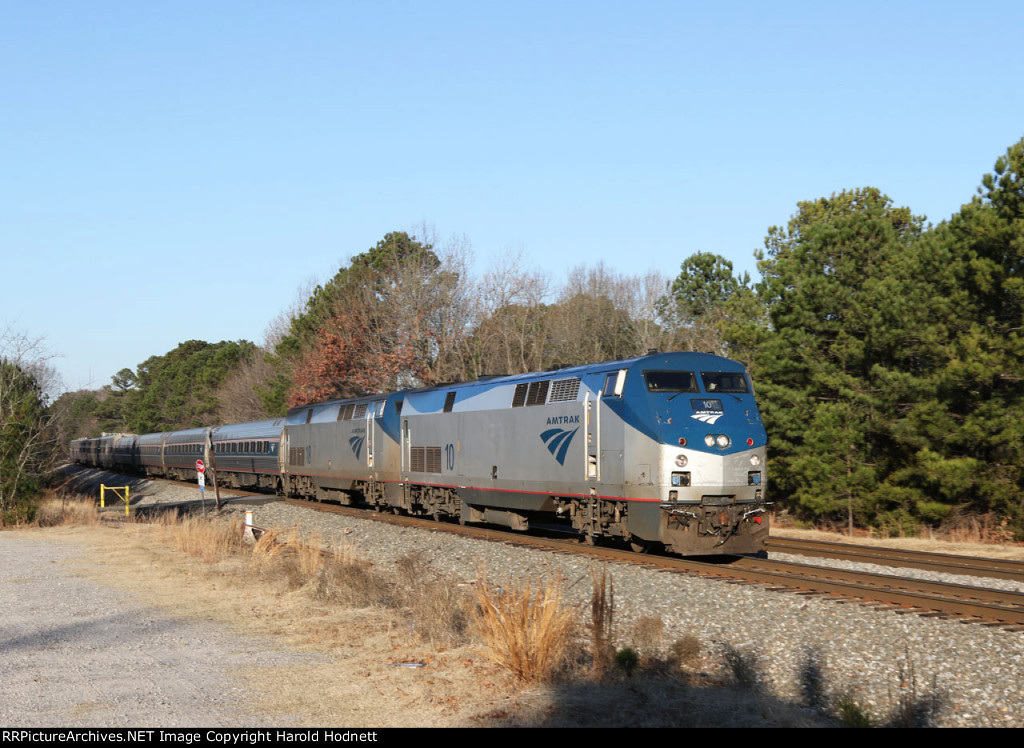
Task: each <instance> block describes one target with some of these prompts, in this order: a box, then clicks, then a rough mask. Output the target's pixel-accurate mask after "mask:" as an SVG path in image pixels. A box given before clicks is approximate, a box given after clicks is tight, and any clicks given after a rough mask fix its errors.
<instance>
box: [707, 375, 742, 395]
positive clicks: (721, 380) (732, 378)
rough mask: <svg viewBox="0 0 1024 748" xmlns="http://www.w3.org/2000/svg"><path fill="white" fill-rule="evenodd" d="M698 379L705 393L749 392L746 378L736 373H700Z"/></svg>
mask: <svg viewBox="0 0 1024 748" xmlns="http://www.w3.org/2000/svg"><path fill="white" fill-rule="evenodd" d="M700 379H701V381H702V382H703V383H704V389H705V391H707V392H750V388H748V387H747V378H746V377H745V376H743V374H742V373H741V372H738V371H702V372H701V373H700Z"/></svg>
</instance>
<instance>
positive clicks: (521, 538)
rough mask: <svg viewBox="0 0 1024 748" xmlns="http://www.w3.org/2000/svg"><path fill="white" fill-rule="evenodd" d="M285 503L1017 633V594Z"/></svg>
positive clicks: (1022, 599)
mask: <svg viewBox="0 0 1024 748" xmlns="http://www.w3.org/2000/svg"><path fill="white" fill-rule="evenodd" d="M286 501H287V503H291V504H295V505H297V506H303V507H307V508H313V509H316V510H320V511H329V512H336V513H341V514H347V515H350V516H358V517H361V518H364V519H366V518H369V519H377V520H380V521H385V522H388V523H392V524H398V525H401V526H405V527H418V528H422V529H427V530H434V531H438V532H446V533H452V534H457V535H462V536H466V537H474V538H480V539H487V540H493V541H497V542H503V543H509V544H512V545H516V546H521V547H529V548H534V549H538V550H548V551H554V552H562V553H574V554H580V553H582V554H584V555H587V556H590V557H593V558H595V559H599V560H607V561H621V562H625V563H631V564H640V565H644V566H649V567H653V568H658V569H662V570H665V571H672V572H677V573H688V574H697V575H700V576H704V577H714V578H719V579H726V580H734V581H741V582H747V583H756V584H764V585H768V586H769V587H771V588H773V589H791V590H797V591H800V592H809V593H815V594H825V595H833V596H838V597H841V598H845V599H850V598H853V599H857V600H862V601H868V602H873V603H879V604H882V605H887V606H902V607H904V608H908V609H909V610H908V612H909V611H914V612H918V613H923V614H925V615H949V616H960V617H965V618H967V619H971V620H978V621H984V622H991V623H998V624H1001V625H1009V626H1015V627H1017V626H1024V593H1017V592H1006V591H1002V590H991V589H987V588H979V587H973V586H969V585H961V584H951V583H947V582H932V581H928V580H920V579H911V578H904V577H897V576H891V575H887V574H876V573H870V572H863V571H850V570H846V569H831V568H828V567H821V566H812V565H808V564H800V563H796V562H789V561H775V560H765V559H757V558H750V557H739V556H737V557H735V558H734V559H733V560H732V561H731V562H730V563H710V562H707V561H696V560H693V559H689V558H678V557H674V556H659V555H651V554H638V553H634V552H632V551H626V550H619V549H616V548H608V547H602V546H588V545H586V544H581V543H579V542H577V541H566V540H555V539H551V538H544V537H537V536H533V535H521V534H518V533H512V532H509V531H506V530H495V529H491V528H486V527H477V526H473V525H458V524H454V523H447V522H435V521H433V520H430V519H423V518H419V517H409V516H405V515H394V514H379V513H376V512H373V511H372V510H367V509H358V508H355V507H348V506H341V505H332V504H319V503H315V502H307V501H302V500H298V499H287V500H286ZM1020 630H1024V628H1022V629H1020Z"/></svg>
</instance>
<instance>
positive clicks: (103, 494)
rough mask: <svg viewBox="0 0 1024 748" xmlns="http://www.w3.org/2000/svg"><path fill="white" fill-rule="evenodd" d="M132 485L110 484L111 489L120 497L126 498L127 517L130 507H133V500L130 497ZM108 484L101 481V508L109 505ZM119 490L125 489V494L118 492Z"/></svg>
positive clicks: (125, 511) (125, 512)
mask: <svg viewBox="0 0 1024 748" xmlns="http://www.w3.org/2000/svg"><path fill="white" fill-rule="evenodd" d="M130 489H131V486H110V490H111V491H113V492H114V494H115V495H116V496H117V497H118V498H119V499H123V500H124V516H125V517H127V516H129V515H128V511H129V508H130V507H131V501H130V500H129V498H128V494H129V492H130ZM106 491H107V486H105V485H104V484H102V483H100V509H104V508H106V506H107V503H106V502H107V497H106ZM118 491H124V496H121V494H119V493H118Z"/></svg>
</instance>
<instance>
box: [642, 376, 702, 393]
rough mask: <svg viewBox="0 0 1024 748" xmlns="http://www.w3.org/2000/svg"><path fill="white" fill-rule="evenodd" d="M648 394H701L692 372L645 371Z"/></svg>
mask: <svg viewBox="0 0 1024 748" xmlns="http://www.w3.org/2000/svg"><path fill="white" fill-rule="evenodd" d="M644 381H646V382H647V391H648V392H699V391H700V390H698V389H697V377H695V376H694V375H693V372H692V371H645V372H644Z"/></svg>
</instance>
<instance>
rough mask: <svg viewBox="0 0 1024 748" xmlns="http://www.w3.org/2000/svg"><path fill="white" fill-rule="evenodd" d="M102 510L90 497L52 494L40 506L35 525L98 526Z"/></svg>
mask: <svg viewBox="0 0 1024 748" xmlns="http://www.w3.org/2000/svg"><path fill="white" fill-rule="evenodd" d="M100 521H101V520H100V510H99V507H98V506H97V505H96V500H95V499H92V498H90V497H88V496H79V495H73V496H56V495H54V494H50V495H49V496H47V497H46V498H44V499H43V500H42V502H41V503H40V504H39V511H37V512H36V516H35V524H36V525H37V526H39V527H66V526H68V525H98V524H99V523H100Z"/></svg>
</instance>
